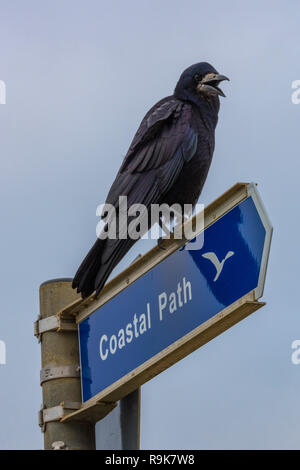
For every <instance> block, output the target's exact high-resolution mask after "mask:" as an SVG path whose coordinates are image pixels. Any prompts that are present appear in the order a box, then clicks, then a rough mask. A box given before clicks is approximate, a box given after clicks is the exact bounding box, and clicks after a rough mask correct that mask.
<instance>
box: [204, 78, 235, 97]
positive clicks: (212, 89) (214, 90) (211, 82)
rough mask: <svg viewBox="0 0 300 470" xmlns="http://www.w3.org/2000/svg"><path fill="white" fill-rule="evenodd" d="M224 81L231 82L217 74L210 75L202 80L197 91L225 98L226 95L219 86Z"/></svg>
mask: <svg viewBox="0 0 300 470" xmlns="http://www.w3.org/2000/svg"><path fill="white" fill-rule="evenodd" d="M223 80H229V78H227V77H225V75H219V74H217V73H208V74H206V75H205V76H204V77H203V78H202V80H201V82H199V83H198V85H197V91H199V92H200V93H205V94H206V95H220V96H224V97H225V96H226V95H225V94H224V93H223V91H222V90H221V88H219V86H218V85H219V83H220V82H223Z"/></svg>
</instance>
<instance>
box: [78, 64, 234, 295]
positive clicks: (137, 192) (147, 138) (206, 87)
mask: <svg viewBox="0 0 300 470" xmlns="http://www.w3.org/2000/svg"><path fill="white" fill-rule="evenodd" d="M223 80H229V79H228V78H227V77H225V76H224V75H219V73H218V72H217V71H216V69H215V68H214V67H212V66H211V65H210V64H208V63H206V62H200V63H198V64H195V65H192V66H190V67H188V68H187V69H186V70H185V71H184V72H183V73H182V75H181V76H180V78H179V81H178V83H177V85H176V88H175V91H174V94H173V95H171V96H168V97H166V98H164V99H162V100H161V101H159V102H158V103H156V104H155V105H154V106H153V107H152V108H151V109H150V111H148V113H147V114H146V116H145V117H144V119H143V120H142V122H141V125H140V127H139V129H138V131H137V133H136V135H135V137H134V139H133V141H132V143H131V145H130V148H129V150H128V152H127V154H126V156H125V158H124V161H123V163H122V165H121V168H120V170H119V172H118V174H117V176H116V179H115V181H114V183H113V185H112V187H111V189H110V191H109V193H108V196H107V200H106V202H107V203H110V204H112V205H113V206H114V207H115V208H116V212H117V214H118V208H119V206H118V203H119V196H120V195H122V196H127V198H128V207H129V206H130V205H131V204H134V203H141V204H144V205H145V206H146V207H147V208H150V206H151V204H153V203H156V204H163V203H167V204H169V205H173V204H175V203H177V204H180V205H181V206H183V205H184V204H192V205H193V206H194V205H195V204H196V202H197V200H198V198H199V196H200V193H201V191H202V188H203V185H204V182H205V180H206V177H207V173H208V170H209V167H210V164H211V160H212V156H213V151H214V146H215V127H216V125H217V121H218V111H219V107H220V101H219V95H220V96H225V95H224V93H223V92H222V90H221V89H220V88H219V87H218V85H219V83H220V82H221V81H223ZM135 242H136V240H133V239H131V238H127V239H120V238H116V239H111V238H107V239H105V240H103V239H99V238H98V239H97V241H96V242H95V244H94V245H93V247H92V248H91V250H90V251H89V253H88V254H87V256H86V258H85V259H84V261H83V262H82V264H81V265H80V267H79V269H78V271H77V273H76V275H75V277H74V279H73V284H72V287H73V288H74V289H75V288H77V292H81V295H82V297H83V298H85V297H88V296H89V295H91V294H92V293H93V292H94V291H96V295H98V294H99V292H100V291H101V289H102V288H103V286H104V284H105V281H106V279H107V278H108V276H109V275H110V273H111V272H112V270H113V269H114V267H115V266H116V265H117V264H118V263H119V261H120V260H121V259H122V258H123V256H124V255H125V254H126V253H127V252H128V250H129V249H130V248H131V247H132V245H133V244H134V243H135Z"/></svg>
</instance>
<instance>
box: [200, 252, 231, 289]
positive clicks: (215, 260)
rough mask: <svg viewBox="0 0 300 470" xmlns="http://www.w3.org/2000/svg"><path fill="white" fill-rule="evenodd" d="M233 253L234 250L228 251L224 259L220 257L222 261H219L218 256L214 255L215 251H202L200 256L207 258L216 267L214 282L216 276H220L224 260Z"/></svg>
mask: <svg viewBox="0 0 300 470" xmlns="http://www.w3.org/2000/svg"><path fill="white" fill-rule="evenodd" d="M233 255H234V251H228V253H227V255H226V256H225V258H224V259H222V261H221V262H220V261H219V260H218V257H217V255H216V253H214V252H213V251H209V252H208V253H204V254H203V255H202V256H203V258H207V259H209V260H210V261H211V262H212V264H213V265H214V267H215V268H216V270H217V272H216V275H215V277H214V282H215V281H216V280H217V279H218V277H219V276H220V274H221V272H222V269H223V266H224V263H225V261H226V260H227V259H228V258H230V257H231V256H233Z"/></svg>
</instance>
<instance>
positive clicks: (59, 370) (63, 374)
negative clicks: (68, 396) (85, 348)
mask: <svg viewBox="0 0 300 470" xmlns="http://www.w3.org/2000/svg"><path fill="white" fill-rule="evenodd" d="M69 377H80V366H79V365H77V364H73V365H70V366H57V367H55V366H46V367H44V368H43V369H41V372H40V384H41V385H42V384H43V383H44V382H48V380H54V379H65V378H69Z"/></svg>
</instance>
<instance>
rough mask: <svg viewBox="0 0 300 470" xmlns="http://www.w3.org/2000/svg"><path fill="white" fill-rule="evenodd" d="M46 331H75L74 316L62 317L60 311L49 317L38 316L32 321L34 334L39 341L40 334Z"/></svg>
mask: <svg viewBox="0 0 300 470" xmlns="http://www.w3.org/2000/svg"><path fill="white" fill-rule="evenodd" d="M47 331H57V332H61V331H77V324H76V321H75V317H74V316H68V317H63V316H62V314H61V313H57V314H56V315H52V316H51V317H46V318H38V320H37V321H35V322H34V336H36V337H37V338H38V340H39V342H40V341H41V336H42V334H43V333H46V332H47Z"/></svg>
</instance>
